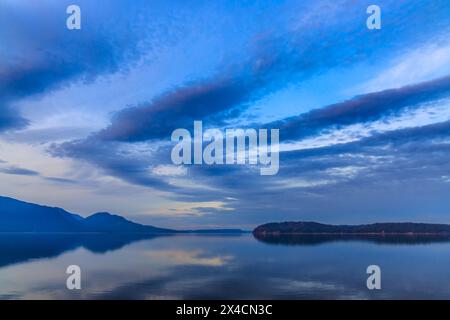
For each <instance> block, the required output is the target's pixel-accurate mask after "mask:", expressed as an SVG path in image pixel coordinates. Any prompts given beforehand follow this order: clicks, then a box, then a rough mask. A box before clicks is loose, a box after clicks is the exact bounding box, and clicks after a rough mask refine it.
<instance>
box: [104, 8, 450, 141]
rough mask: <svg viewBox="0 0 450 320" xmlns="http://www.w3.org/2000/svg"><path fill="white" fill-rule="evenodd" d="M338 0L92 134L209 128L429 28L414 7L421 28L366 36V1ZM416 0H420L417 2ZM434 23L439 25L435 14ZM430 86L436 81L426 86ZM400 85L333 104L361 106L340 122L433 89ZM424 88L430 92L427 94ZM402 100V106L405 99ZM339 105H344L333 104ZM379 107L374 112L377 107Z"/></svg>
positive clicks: (117, 136) (157, 134) (119, 136)
mask: <svg viewBox="0 0 450 320" xmlns="http://www.w3.org/2000/svg"><path fill="white" fill-rule="evenodd" d="M345 3H346V2H345V1H344V2H343V4H342V6H336V8H338V9H336V8H334V7H333V10H336V12H334V13H333V14H334V15H335V16H336V17H335V19H328V20H326V21H321V22H320V23H318V22H317V21H309V22H308V21H307V22H305V25H304V26H302V28H301V29H300V30H290V31H285V32H274V33H270V32H269V33H268V34H269V35H267V36H261V37H259V38H258V40H255V41H254V44H253V47H252V48H251V50H249V52H248V54H247V56H248V58H247V60H244V61H241V62H232V63H230V64H229V65H226V66H225V67H223V68H222V69H221V70H219V71H218V74H217V75H215V76H213V77H211V78H209V79H204V80H201V81H193V82H191V83H185V84H183V85H180V86H177V87H175V88H172V89H170V90H167V92H166V93H164V94H162V95H160V96H159V97H157V98H155V99H154V100H152V101H149V102H146V103H143V104H140V105H138V106H135V107H131V108H126V109H123V110H122V111H120V112H118V113H117V114H115V115H114V116H113V117H112V119H111V124H110V125H109V126H108V127H107V128H105V129H104V130H102V131H101V132H100V133H99V134H98V138H100V139H104V140H112V141H122V142H138V141H146V140H153V139H155V140H157V139H169V138H170V134H171V132H172V131H173V130H174V129H176V128H187V127H191V126H192V121H193V120H203V121H205V122H207V123H208V125H214V126H218V125H224V124H226V122H227V120H232V119H235V118H238V117H239V116H240V115H241V114H242V112H243V111H245V110H246V109H247V108H248V107H249V106H250V105H252V104H253V103H255V102H256V101H258V100H260V99H262V98H264V97H265V96H267V95H269V94H271V93H273V92H275V91H277V90H279V89H281V88H284V87H286V86H287V85H289V84H292V83H296V84H301V83H302V81H304V80H305V79H309V78H311V77H313V76H315V75H318V74H320V73H321V72H323V71H330V70H333V69H337V68H343V67H349V66H352V65H355V64H357V63H359V62H361V61H367V60H368V59H374V60H375V59H386V58H387V57H388V56H389V54H390V52H392V53H394V52H395V53H396V54H399V52H401V51H403V50H405V47H407V46H408V41H409V38H410V37H411V36H414V38H415V41H417V42H421V41H425V40H429V38H427V37H426V36H425V34H429V33H428V32H431V31H432V25H433V23H431V22H430V21H428V22H427V21H424V19H423V17H422V16H421V15H420V14H418V15H417V16H416V11H414V12H408V14H410V17H409V18H410V19H411V20H414V19H416V20H414V21H415V22H416V23H421V24H422V28H423V29H422V30H423V34H422V33H421V34H420V35H417V34H416V28H414V27H413V25H414V24H408V23H405V22H404V21H403V20H402V19H398V20H394V21H393V22H392V25H391V26H390V28H386V30H383V32H382V33H371V34H369V33H367V29H366V28H364V27H361V26H364V25H365V19H366V15H364V14H361V12H363V13H364V12H365V10H366V8H367V5H366V4H365V3H363V2H362V3H361V4H358V5H356V4H355V3H354V2H352V3H351V5H348V6H345ZM422 5H424V4H420V5H419V7H421V6H422ZM424 6H425V5H424ZM445 7H446V4H445V3H444V2H442V1H439V2H436V3H434V4H433V5H432V6H427V8H426V9H424V10H432V11H436V12H439V14H440V11H439V10H440V9H443V8H445ZM384 8H385V10H388V8H390V9H391V10H393V11H394V12H398V14H400V15H401V14H402V13H403V10H405V8H401V6H399V4H398V3H397V2H395V1H387V2H386V3H385V4H384ZM416 10H417V8H416ZM419 11H420V10H419ZM317 18H319V17H317ZM437 21H438V22H437V23H440V22H439V21H441V20H440V19H437ZM397 24H398V25H397ZM395 26H398V27H399V28H395ZM446 28H447V29H448V26H446V27H445V28H444V27H443V28H442V29H441V31H442V32H445V30H446ZM386 48H389V50H386ZM230 65H231V66H230ZM445 81H447V82H446V83H444V84H442V86H447V85H448V79H446V80H442V82H445ZM433 85H435V86H439V84H430V86H433ZM423 86H426V85H423ZM444 89H445V90H447V89H448V88H447V87H446V88H444ZM444 89H443V90H444ZM402 90H403V91H404V92H403V91H402ZM402 90H401V91H395V90H394V91H388V92H384V93H378V94H373V95H372V96H371V95H368V96H366V97H357V98H355V99H354V100H352V101H348V102H344V103H343V104H342V106H341V107H340V108H341V109H346V108H350V107H351V105H353V106H354V107H355V108H356V107H358V105H364V106H365V108H366V110H361V111H359V112H356V111H354V114H353V116H352V115H350V114H348V118H347V119H344V117H342V118H341V120H340V121H341V122H342V124H345V123H348V122H350V121H352V120H351V119H350V118H351V117H352V118H353V121H357V119H358V116H360V117H361V119H362V120H364V117H365V118H369V117H375V116H376V113H375V112H376V110H375V109H376V108H377V106H375V104H377V101H376V100H377V99H379V100H380V102H382V101H381V99H384V101H385V102H393V103H397V104H398V103H399V102H398V101H397V100H400V99H402V95H407V94H408V93H409V91H414V90H418V91H420V90H422V91H424V92H425V94H426V91H427V90H429V91H433V90H439V89H438V88H426V87H424V88H422V89H421V88H411V89H408V88H403V89H402ZM411 94H414V93H413V92H411ZM432 94H433V93H432V92H431V93H430V96H429V97H428V98H431V95H432ZM419 95H420V93H418V94H417V95H416V98H417V100H420V99H421V98H420V97H419ZM422 100H426V98H423V99H422ZM416 102H418V101H416ZM403 103H404V104H406V103H407V101H406V100H405V101H403ZM338 108H339V106H331V107H330V113H329V114H326V110H324V111H321V113H319V112H316V113H312V114H309V115H308V116H306V117H308V118H309V120H308V121H309V126H311V127H315V125H314V123H319V122H321V121H322V122H325V121H326V120H324V119H323V120H321V119H322V118H325V117H327V116H328V115H331V116H333V113H332V112H331V111H332V110H331V109H333V110H336V111H338V110H337V109H338ZM379 108H381V107H379ZM369 109H371V110H369ZM343 111H345V110H341V112H343ZM381 112H382V111H381V110H380V111H379V113H381ZM330 121H332V119H330ZM324 124H325V123H324ZM337 124H339V123H337ZM275 125H279V124H278V123H277V124H275ZM306 125H308V123H306ZM286 129H288V128H286ZM305 130H308V128H306V129H305ZM293 131H294V130H293ZM293 133H295V132H293Z"/></svg>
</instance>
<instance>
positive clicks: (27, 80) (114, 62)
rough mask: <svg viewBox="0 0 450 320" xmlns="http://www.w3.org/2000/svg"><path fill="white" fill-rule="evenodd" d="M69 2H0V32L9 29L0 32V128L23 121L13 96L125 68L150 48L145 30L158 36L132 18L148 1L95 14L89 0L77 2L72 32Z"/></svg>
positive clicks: (17, 125) (146, 7)
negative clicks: (78, 18) (77, 21)
mask: <svg viewBox="0 0 450 320" xmlns="http://www.w3.org/2000/svg"><path fill="white" fill-rule="evenodd" d="M70 4H72V2H70V1H59V2H57V3H56V2H53V3H52V2H45V3H41V4H39V5H29V6H27V5H24V6H17V5H16V4H14V3H2V4H0V30H14V32H10V33H2V34H1V36H2V38H1V41H2V46H3V47H4V48H8V50H7V51H5V52H2V53H1V55H0V131H4V130H6V129H13V128H22V127H24V126H26V125H27V123H28V122H27V120H25V119H23V118H22V117H21V115H20V114H19V111H18V110H16V109H15V107H14V104H15V102H16V101H18V100H19V99H22V98H26V97H30V96H35V95H40V94H48V93H49V92H51V91H53V90H56V89H59V88H62V87H64V86H68V85H70V84H71V83H73V82H75V81H83V82H90V81H93V80H94V79H96V78H97V77H98V76H100V75H103V74H107V73H113V72H118V71H125V70H127V69H128V68H129V67H130V65H131V64H132V62H133V61H136V60H137V59H138V58H139V57H140V56H141V54H142V52H143V51H142V50H143V49H144V48H145V49H147V50H150V49H151V44H150V42H147V43H146V45H145V46H144V45H143V43H144V42H143V41H144V40H145V39H146V38H147V37H148V36H149V35H150V34H151V35H152V37H154V41H156V40H157V39H158V37H159V36H160V35H161V32H159V33H156V32H155V30H154V29H152V28H151V22H147V26H148V27H147V28H144V27H143V26H144V24H143V21H142V20H139V19H138V16H139V15H141V14H144V13H145V12H148V10H149V9H150V7H151V6H150V4H145V3H144V2H141V1H138V2H136V3H134V4H131V3H129V4H126V5H125V3H122V4H121V3H120V2H116V3H115V5H112V6H109V5H106V6H105V7H104V8H102V12H99V10H98V8H95V10H93V9H94V8H93V7H92V3H91V2H90V1H77V5H80V7H81V8H82V22H83V23H82V29H81V30H76V31H70V30H68V29H67V28H66V27H65V20H66V18H67V15H66V14H65V12H66V7H67V6H68V5H70ZM124 15H128V19H129V20H125V19H123V18H122V17H123V16H124ZM49 17H50V18H49Z"/></svg>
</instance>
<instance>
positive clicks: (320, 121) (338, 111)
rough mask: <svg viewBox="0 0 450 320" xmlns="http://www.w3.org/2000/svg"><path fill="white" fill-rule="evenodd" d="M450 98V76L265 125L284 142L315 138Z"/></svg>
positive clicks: (355, 99) (363, 96)
mask: <svg viewBox="0 0 450 320" xmlns="http://www.w3.org/2000/svg"><path fill="white" fill-rule="evenodd" d="M449 96H450V76H447V77H443V78H439V79H435V80H432V81H428V82H422V83H419V84H414V85H410V86H405V87H401V88H398V89H389V90H384V91H380V92H375V93H368V94H365V95H360V96H356V97H354V98H352V99H350V100H347V101H344V102H340V103H336V104H332V105H329V106H326V107H323V108H320V109H314V110H312V111H310V112H307V113H304V114H301V115H299V116H296V117H291V118H288V119H284V120H281V121H277V122H273V123H270V124H268V126H269V127H272V128H279V129H280V134H281V139H282V140H284V141H292V140H298V139H300V138H305V137H308V136H312V135H316V134H318V133H320V132H321V131H322V130H324V129H331V128H341V127H343V126H348V125H352V124H356V123H364V122H370V121H375V120H379V119H382V118H388V117H393V116H396V115H398V114H399V113H400V112H402V111H404V110H405V109H406V108H409V109H411V108H415V107H419V106H420V105H421V104H423V103H426V102H430V101H434V100H439V99H442V98H447V97H449Z"/></svg>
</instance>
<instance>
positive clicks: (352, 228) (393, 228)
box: [253, 222, 450, 235]
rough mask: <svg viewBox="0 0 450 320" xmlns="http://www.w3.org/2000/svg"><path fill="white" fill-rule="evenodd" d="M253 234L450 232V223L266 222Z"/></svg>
mask: <svg viewBox="0 0 450 320" xmlns="http://www.w3.org/2000/svg"><path fill="white" fill-rule="evenodd" d="M253 234H255V235H277V234H280V235H286V234H450V225H447V224H430V223H411V222H402V223H373V224H363V225H329V224H322V223H317V222H281V223H267V224H263V225H261V226H258V227H257V228H255V230H253Z"/></svg>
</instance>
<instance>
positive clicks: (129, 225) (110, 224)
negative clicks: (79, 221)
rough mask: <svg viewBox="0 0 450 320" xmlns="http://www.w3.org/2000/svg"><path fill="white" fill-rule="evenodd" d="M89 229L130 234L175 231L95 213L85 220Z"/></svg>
mask: <svg viewBox="0 0 450 320" xmlns="http://www.w3.org/2000/svg"><path fill="white" fill-rule="evenodd" d="M84 225H85V226H86V227H87V229H89V230H92V231H96V232H130V233H173V232H176V231H175V230H170V229H162V228H157V227H153V226H146V225H142V224H139V223H135V222H132V221H130V220H127V219H125V218H124V217H121V216H117V215H113V214H110V213H108V212H99V213H95V214H93V215H91V216H89V217H87V218H86V219H84Z"/></svg>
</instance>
